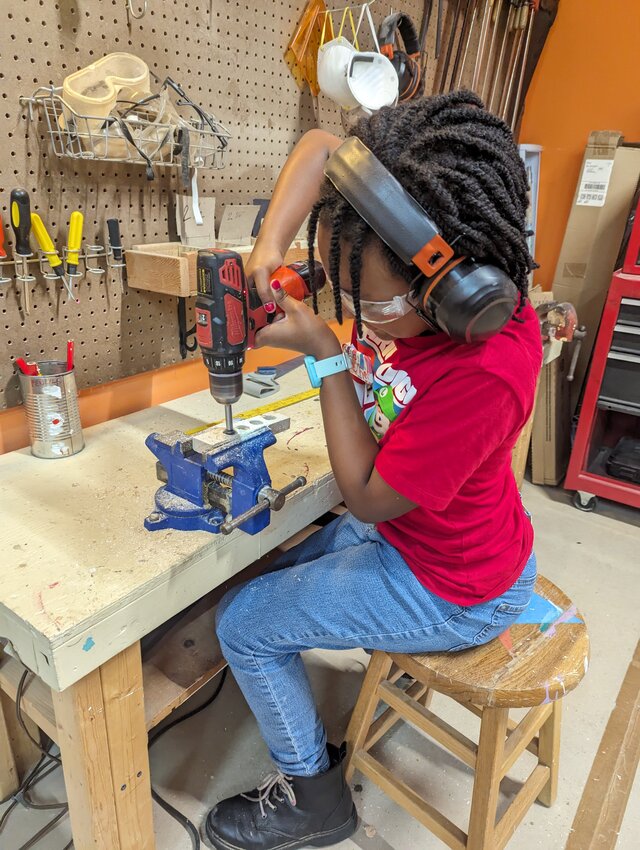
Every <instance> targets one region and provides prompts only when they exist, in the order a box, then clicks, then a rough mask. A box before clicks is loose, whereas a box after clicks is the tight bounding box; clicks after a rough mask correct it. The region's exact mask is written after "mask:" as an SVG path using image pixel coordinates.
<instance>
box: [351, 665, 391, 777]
mask: <svg viewBox="0 0 640 850" xmlns="http://www.w3.org/2000/svg"><path fill="white" fill-rule="evenodd" d="M390 670H391V657H390V656H389V655H387V653H386V652H380V651H378V650H377V651H376V652H374V653H373V655H372V656H371V660H370V661H369V667H368V668H367V674H366V676H365V677H364V682H363V683H362V688H361V689H360V695H359V696H358V701H357V702H356V705H355V708H354V709H353V714H352V715H351V720H350V721H349V728H348V729H347V761H346V765H345V777H346V779H347V782H349V781H350V780H351V777H352V776H353V771H354V767H353V765H352V761H353V756H354V755H355V753H356V752H357V750H359V749H361V747H362V745H363V744H364V742H365V739H366V737H367V732H368V731H369V726H371V721H372V719H373V713H374V711H375V710H376V706H377V705H378V702H379V699H378V694H377V690H378V685H379V684H380V682H381V681H382V680H383V679H385V678H386V677H387V676H388V675H389V671H390Z"/></svg>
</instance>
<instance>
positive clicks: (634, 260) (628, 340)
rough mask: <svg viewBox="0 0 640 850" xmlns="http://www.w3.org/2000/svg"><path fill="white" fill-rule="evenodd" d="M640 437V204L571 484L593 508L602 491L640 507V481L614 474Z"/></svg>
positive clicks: (601, 340)
mask: <svg viewBox="0 0 640 850" xmlns="http://www.w3.org/2000/svg"><path fill="white" fill-rule="evenodd" d="M625 436H627V437H635V438H636V439H637V438H639V437H640V203H639V204H638V207H637V208H636V213H635V221H634V224H633V227H632V230H631V235H630V237H629V243H628V246H627V250H626V252H625V256H624V262H623V265H622V268H621V269H618V271H616V272H614V274H613V278H612V280H611V285H610V287H609V293H608V295H607V301H606V304H605V308H604V313H603V314H602V321H601V323H600V329H599V331H598V337H597V339H596V344H595V347H594V350H593V357H592V360H591V367H590V370H589V376H588V378H587V384H586V388H585V392H584V397H583V400H582V409H581V411H580V418H579V421H578V428H577V431H576V435H575V440H574V444H573V449H572V451H571V459H570V461H569V468H568V471H567V477H566V479H565V482H564V486H565V489H567V490H576V491H577V492H576V495H575V497H574V504H575V505H576V507H578V508H581V509H582V510H593V509H594V508H595V505H596V498H597V497H598V496H602V497H603V498H605V499H612V500H613V501H616V502H622V503H624V504H626V505H631V506H633V507H636V508H640V484H636V483H633V482H632V481H625V480H623V479H620V478H614V477H613V476H611V475H609V474H608V472H607V469H606V463H607V460H608V457H609V455H610V454H611V451H612V449H613V448H614V447H615V445H616V444H617V442H618V440H619V439H620V438H621V437H625Z"/></svg>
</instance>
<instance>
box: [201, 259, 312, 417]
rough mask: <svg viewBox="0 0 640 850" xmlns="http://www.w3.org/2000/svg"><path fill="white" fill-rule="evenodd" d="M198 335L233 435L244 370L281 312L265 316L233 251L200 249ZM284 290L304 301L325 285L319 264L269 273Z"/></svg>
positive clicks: (213, 392)
mask: <svg viewBox="0 0 640 850" xmlns="http://www.w3.org/2000/svg"><path fill="white" fill-rule="evenodd" d="M197 277H198V282H197V285H198V296H197V298H196V337H197V340H198V344H199V345H200V350H201V351H202V358H203V360H204V364H205V366H206V367H207V369H208V371H209V388H210V390H211V395H212V396H213V397H214V399H215V400H216V401H217V402H219V403H220V404H223V405H224V406H225V423H226V432H227V433H233V432H234V431H233V415H232V409H231V405H232V404H234V403H235V402H236V401H238V399H239V398H240V396H241V395H242V386H243V385H242V367H243V365H244V357H245V352H246V350H247V348H251V347H252V346H253V344H254V341H255V335H256V333H257V331H259V330H260V328H263V327H265V325H268V324H270V323H271V322H272V321H273V320H274V319H275V317H276V316H277V314H278V312H281V311H280V310H276V312H274V313H267V311H266V310H265V309H264V304H263V303H262V301H261V300H260V296H259V295H258V291H257V289H256V287H255V284H253V283H252V284H251V286H249V285H248V283H247V279H246V277H245V273H244V267H243V265H242V258H241V257H240V255H239V254H237V253H236V252H235V251H227V250H224V249H220V250H207V251H205V250H202V251H198V263H197ZM271 279H272V280H279V281H280V284H281V285H282V288H283V289H285V290H286V292H287V293H288V294H289V295H290V296H292V297H293V298H296V299H297V300H299V301H301V300H302V299H303V298H307V297H308V296H309V295H310V294H311V293H312V292H313V291H314V290H315V291H316V292H317V291H318V290H319V289H321V288H322V286H324V283H325V280H326V277H325V273H324V270H323V268H322V266H321V265H320V263H314V264H313V267H312V268H310V266H309V263H308V262H301V263H292V264H291V265H289V266H281V267H280V268H278V269H276V270H275V271H274V272H273V274H272V275H271Z"/></svg>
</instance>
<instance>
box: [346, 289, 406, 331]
mask: <svg viewBox="0 0 640 850" xmlns="http://www.w3.org/2000/svg"><path fill="white" fill-rule="evenodd" d="M340 298H341V300H342V304H343V305H344V306H345V307H346V308H347V310H348V311H349V312H350V313H351V315H353V316H355V313H356V311H355V305H354V303H353V296H352V295H351V293H350V292H345V291H344V289H340ZM412 310H415V305H414V304H411V302H410V301H409V293H408V292H407V293H406V294H405V295H394V297H393V298H392V299H391V301H361V302H360V315H361V317H362V321H363V322H371V324H372V325H384V324H386V323H387V322H395V321H396V320H397V319H401V318H402V317H403V316H406V315H407V313H410V312H411V311H412Z"/></svg>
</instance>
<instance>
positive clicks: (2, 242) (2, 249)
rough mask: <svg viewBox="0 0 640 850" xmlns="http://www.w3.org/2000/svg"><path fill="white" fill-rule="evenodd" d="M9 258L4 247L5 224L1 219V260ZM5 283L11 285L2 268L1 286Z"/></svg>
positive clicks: (0, 271) (0, 274)
mask: <svg viewBox="0 0 640 850" xmlns="http://www.w3.org/2000/svg"><path fill="white" fill-rule="evenodd" d="M6 257H7V252H6V251H5V247H4V224H3V223H2V219H1V218H0V260H4V259H6ZM3 283H11V278H10V277H4V275H3V274H2V268H0V285H1V284H3Z"/></svg>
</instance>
